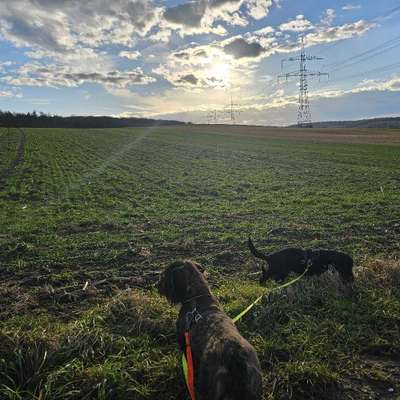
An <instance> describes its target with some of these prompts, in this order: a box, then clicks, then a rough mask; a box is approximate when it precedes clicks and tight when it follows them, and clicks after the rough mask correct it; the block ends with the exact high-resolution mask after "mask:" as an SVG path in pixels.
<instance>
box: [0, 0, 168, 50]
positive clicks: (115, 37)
mask: <svg viewBox="0 0 400 400" xmlns="http://www.w3.org/2000/svg"><path fill="white" fill-rule="evenodd" d="M160 14H161V9H160V8H157V7H156V6H154V5H153V3H152V1H151V0H114V1H104V0H86V1H80V0H68V1H50V0H35V1H31V0H13V1H5V2H4V1H2V2H1V3H0V24H1V29H0V35H1V36H2V37H3V38H4V39H5V40H7V41H9V42H11V43H13V44H14V45H16V46H19V47H21V46H23V47H33V48H35V49H37V50H45V51H47V52H53V53H63V54H67V53H73V52H74V51H75V50H76V49H77V48H81V47H90V48H95V47H99V46H102V45H105V44H122V45H126V46H132V45H134V43H135V38H136V37H138V36H144V35H146V34H147V33H148V32H149V31H150V29H151V28H152V27H153V26H154V25H155V24H156V23H157V21H158V20H159V17H160Z"/></svg>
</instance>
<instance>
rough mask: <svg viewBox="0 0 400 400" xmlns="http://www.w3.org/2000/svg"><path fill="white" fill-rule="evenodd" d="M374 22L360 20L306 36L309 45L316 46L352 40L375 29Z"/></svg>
mask: <svg viewBox="0 0 400 400" xmlns="http://www.w3.org/2000/svg"><path fill="white" fill-rule="evenodd" d="M375 26H376V24H375V23H374V22H369V21H364V20H359V21H357V22H353V23H349V24H344V25H339V26H332V27H324V28H320V29H318V30H317V32H311V33H308V34H307V35H306V36H305V42H306V43H307V45H315V44H320V43H330V42H334V41H337V40H343V39H350V38H353V37H356V36H362V35H364V34H365V33H366V32H368V31H369V30H370V29H372V28H374V27H375Z"/></svg>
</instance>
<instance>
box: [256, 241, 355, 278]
mask: <svg viewBox="0 0 400 400" xmlns="http://www.w3.org/2000/svg"><path fill="white" fill-rule="evenodd" d="M248 245H249V249H250V252H251V253H252V254H253V255H254V257H257V258H261V259H262V260H264V261H266V262H267V264H268V269H267V268H266V267H265V265H262V266H261V268H262V274H261V277H260V284H265V282H266V281H267V280H268V279H274V280H276V281H281V280H283V279H285V278H286V277H287V276H288V275H289V274H290V273H292V272H294V273H296V274H301V273H303V272H304V270H305V269H306V268H307V266H308V271H307V273H306V275H309V276H311V275H321V274H323V273H324V272H326V271H327V270H328V268H329V266H331V267H333V268H334V269H335V270H336V271H337V272H338V273H339V276H340V278H341V279H342V281H343V282H345V283H350V282H353V281H354V275H353V259H352V258H351V256H349V255H348V254H346V253H343V252H341V251H337V250H304V249H301V248H296V247H289V248H286V249H282V250H279V251H276V252H274V253H269V254H264V253H262V252H261V251H259V250H257V249H256V248H255V247H254V244H253V242H252V241H251V239H250V238H249V240H248Z"/></svg>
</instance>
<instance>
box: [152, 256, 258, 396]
mask: <svg viewBox="0 0 400 400" xmlns="http://www.w3.org/2000/svg"><path fill="white" fill-rule="evenodd" d="M158 290H159V293H160V294H161V295H163V296H165V297H166V298H167V300H168V301H169V302H170V303H171V304H178V303H179V304H181V309H180V312H179V316H178V320H177V321H176V329H177V336H178V343H179V346H180V348H181V350H182V351H184V350H185V339H184V332H185V331H186V330H189V332H190V341H191V346H192V355H193V365H194V386H195V392H196V399H197V400H261V398H262V378H261V367H260V362H259V360H258V358H257V354H256V352H255V350H254V348H253V347H252V346H251V345H250V344H249V342H247V340H245V339H244V338H243V337H242V336H241V335H240V333H239V331H238V330H237V328H236V326H235V325H234V323H233V321H232V320H231V319H230V318H229V317H228V316H227V315H226V314H225V313H224V312H223V311H222V308H221V306H220V305H219V303H218V300H217V299H216V298H215V297H214V296H213V295H212V294H211V292H210V289H209V287H208V285H207V282H206V280H205V278H204V275H203V273H202V272H201V267H200V265H199V264H197V263H195V262H192V261H188V260H186V261H177V262H174V263H172V264H171V265H169V266H168V267H167V269H166V270H165V271H164V272H163V274H162V275H161V278H160V281H159V283H158Z"/></svg>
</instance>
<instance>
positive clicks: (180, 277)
mask: <svg viewBox="0 0 400 400" xmlns="http://www.w3.org/2000/svg"><path fill="white" fill-rule="evenodd" d="M171 279H172V285H173V293H172V294H173V296H172V303H180V302H182V301H184V300H185V299H186V295H187V292H188V270H187V267H186V265H183V266H182V267H179V268H176V269H175V270H173V273H172V277H171Z"/></svg>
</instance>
